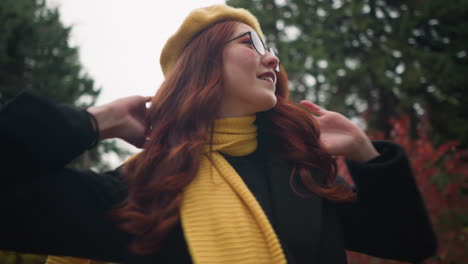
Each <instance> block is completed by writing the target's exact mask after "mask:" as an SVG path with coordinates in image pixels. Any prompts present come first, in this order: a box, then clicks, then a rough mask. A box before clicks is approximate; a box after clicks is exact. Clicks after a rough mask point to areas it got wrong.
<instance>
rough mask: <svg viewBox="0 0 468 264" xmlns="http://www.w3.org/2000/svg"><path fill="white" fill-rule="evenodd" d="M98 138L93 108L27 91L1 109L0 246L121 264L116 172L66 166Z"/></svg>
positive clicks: (120, 192)
mask: <svg viewBox="0 0 468 264" xmlns="http://www.w3.org/2000/svg"><path fill="white" fill-rule="evenodd" d="M95 140H96V133H95V131H94V130H93V126H92V122H91V121H90V120H89V116H88V115H87V113H85V112H84V111H82V110H80V109H76V108H74V107H71V106H65V105H57V104H54V103H51V102H49V101H47V99H44V98H41V97H39V96H37V95H34V94H31V93H23V94H21V95H19V96H18V97H17V98H15V99H14V100H13V101H12V102H10V103H9V104H7V105H6V106H4V107H3V108H2V109H1V111H0V142H1V144H0V145H1V146H2V152H3V154H4V155H2V156H3V158H2V159H0V165H1V168H2V170H1V174H0V188H1V190H0V212H2V213H1V215H2V216H1V217H0V234H1V238H0V248H1V249H7V250H15V251H20V252H30V253H41V254H55V255H67V256H80V257H89V258H94V259H103V260H109V261H116V262H119V261H121V260H122V259H123V257H124V255H125V254H126V252H127V250H126V247H125V245H126V244H127V242H128V236H127V235H126V234H124V233H123V232H120V231H119V230H118V229H117V227H116V226H115V225H114V223H113V222H112V221H111V220H110V218H109V217H108V216H107V212H108V211H109V209H111V208H112V207H113V206H115V205H116V204H117V203H119V202H120V201H122V199H123V197H125V194H124V193H125V191H124V189H123V187H122V184H121V182H120V178H119V173H118V171H113V172H108V173H95V172H93V171H90V170H89V171H78V170H73V169H67V168H65V165H66V164H67V163H68V162H70V161H71V160H72V159H74V158H75V157H77V156H78V155H80V154H81V153H82V152H83V151H85V150H86V149H87V148H88V147H89V146H90V145H92V144H93V142H94V141H95Z"/></svg>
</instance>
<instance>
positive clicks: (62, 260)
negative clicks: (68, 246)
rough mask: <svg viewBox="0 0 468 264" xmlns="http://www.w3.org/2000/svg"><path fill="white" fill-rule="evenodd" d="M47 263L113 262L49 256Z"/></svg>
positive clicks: (102, 263) (89, 263)
mask: <svg viewBox="0 0 468 264" xmlns="http://www.w3.org/2000/svg"><path fill="white" fill-rule="evenodd" d="M45 264H111V263H110V262H103V261H97V260H92V259H84V258H74V257H64V256H48V257H47V260H46V262H45Z"/></svg>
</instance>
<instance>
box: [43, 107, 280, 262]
mask: <svg viewBox="0 0 468 264" xmlns="http://www.w3.org/2000/svg"><path fill="white" fill-rule="evenodd" d="M254 121H255V116H247V117H238V118H225V119H218V120H216V121H215V125H214V131H213V132H214V134H213V139H212V141H213V142H212V143H213V144H212V145H211V146H210V145H207V146H205V148H204V154H203V155H202V159H201V161H200V169H199V171H198V173H197V175H196V177H195V179H194V180H193V181H192V182H191V183H190V185H189V186H188V187H187V188H186V189H185V190H184V193H183V200H182V207H181V218H182V227H183V230H184V235H185V239H186V240H187V243H188V246H189V251H190V254H191V256H192V260H193V262H194V263H197V264H208V263H216V264H218V263H223V264H225V263H235V264H244V263H252V264H260V263H268V264H277V263H286V259H285V256H284V254H283V251H282V249H281V245H280V243H279V241H278V238H277V236H276V234H275V232H274V230H273V228H272V226H271V225H270V222H269V221H268V218H267V216H266V215H265V213H264V212H263V209H262V208H261V207H260V205H259V204H258V202H257V200H256V199H255V197H254V196H253V194H252V193H251V192H250V191H249V189H248V188H247V186H246V185H245V183H244V182H243V181H242V179H241V177H240V176H239V174H237V172H236V171H235V170H234V168H232V166H231V165H230V164H229V163H228V162H227V161H226V160H225V159H224V157H223V156H222V155H221V154H220V153H225V154H227V155H230V156H245V155H247V154H250V153H252V152H254V151H255V150H256V149H257V128H256V126H255V125H254ZM130 159H131V158H130ZM127 161H128V160H127ZM47 264H105V263H104V262H97V261H95V262H93V261H92V260H88V259H79V258H68V257H49V259H48V262H47Z"/></svg>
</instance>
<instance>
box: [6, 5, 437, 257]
mask: <svg viewBox="0 0 468 264" xmlns="http://www.w3.org/2000/svg"><path fill="white" fill-rule="evenodd" d="M262 36H263V35H262V32H261V29H260V27H259V24H258V22H257V20H256V19H255V17H253V16H252V15H251V14H250V13H248V12H247V11H245V10H242V9H235V8H231V7H228V6H224V5H217V6H211V7H207V8H201V9H197V10H194V11H193V12H192V13H191V14H190V15H189V16H188V17H187V18H186V20H185V21H184V22H183V24H182V25H181V27H180V28H179V30H178V31H177V32H176V33H175V34H174V35H173V36H172V37H171V38H170V39H169V40H168V42H167V43H166V45H165V47H164V49H163V51H162V54H161V66H162V69H163V72H164V74H165V77H166V79H165V81H164V83H163V84H162V86H161V88H160V89H159V90H158V92H157V94H156V95H155V96H154V98H152V100H151V102H152V105H151V107H150V109H149V110H148V111H146V108H145V103H146V102H147V101H149V100H150V98H145V97H138V96H136V97H129V98H124V99H120V100H117V101H115V102H113V103H111V104H108V105H104V106H100V107H93V108H90V109H89V110H88V112H81V111H78V110H76V109H73V108H70V107H66V106H56V105H53V104H51V103H49V102H46V101H45V100H44V99H41V98H38V97H36V96H34V95H30V94H24V95H22V96H20V97H18V98H17V99H16V100H14V101H13V102H11V103H10V104H9V105H8V106H6V107H5V108H4V109H3V110H2V112H1V113H0V117H1V119H0V128H1V129H0V131H1V132H0V133H1V137H0V138H1V139H2V146H5V147H4V149H5V151H6V152H7V153H9V155H8V157H7V158H6V160H4V161H3V163H2V167H4V168H6V171H7V172H9V173H7V174H5V176H4V177H3V178H4V179H3V181H4V184H3V186H6V187H5V191H3V192H2V193H1V195H2V196H3V197H2V198H3V199H0V201H1V209H3V210H2V211H3V212H5V211H8V212H11V214H10V213H9V214H8V215H7V216H6V217H3V218H2V219H1V220H0V221H1V224H0V226H1V228H2V230H1V232H2V236H3V237H4V241H2V242H0V248H7V249H14V250H20V251H28V252H40V253H48V254H57V255H67V256H79V257H88V258H92V259H99V260H106V261H113V262H125V263H191V262H195V263H285V262H288V263H345V262H346V258H345V254H344V250H345V248H346V249H349V250H355V251H359V252H364V253H367V254H371V255H376V256H379V257H383V258H391V259H399V260H406V261H415V262H416V261H420V260H422V259H424V258H426V257H428V256H430V255H431V254H433V251H434V250H435V238H434V234H433V232H432V229H431V226H430V223H429V221H428V218H427V214H426V212H425V208H424V204H423V202H422V200H421V197H420V195H419V193H418V190H417V187H416V185H415V183H414V179H413V177H412V174H411V169H410V167H409V164H408V162H407V159H406V158H405V155H404V153H403V151H402V149H401V148H400V147H399V146H397V145H394V144H392V143H388V142H374V143H372V142H370V140H369V139H368V138H367V137H366V136H365V134H364V133H362V132H361V131H360V130H359V129H358V128H357V127H355V126H354V125H352V124H351V122H350V121H349V120H347V119H346V118H345V117H343V116H342V115H340V114H337V113H334V112H330V111H327V110H324V109H321V108H320V107H318V106H316V105H314V104H313V103H310V102H306V101H304V102H301V104H302V107H301V106H299V105H296V104H294V103H292V102H290V101H288V89H287V76H286V74H285V73H284V71H279V72H278V70H279V59H278V58H277V57H276V56H275V55H274V54H273V53H271V51H269V50H268V49H267V48H266V47H265V45H264V44H263V42H262V40H261V38H262ZM304 108H307V109H309V110H310V111H312V112H313V113H315V114H316V115H317V117H314V116H313V115H312V114H311V113H310V112H309V111H306V109H304ZM88 114H89V115H90V116H88ZM13 115H14V118H13ZM38 116H39V117H41V121H40V122H39V121H38V120H37V119H36V117H38ZM44 124H45V127H48V129H44V128H43V127H44ZM50 128H53V129H50ZM319 128H320V130H319ZM96 134H99V135H100V136H99V138H100V139H105V138H110V137H119V138H122V139H124V140H126V141H128V142H130V143H132V144H134V145H137V146H142V145H143V151H142V152H141V153H140V154H139V155H138V156H136V157H135V158H134V159H132V160H130V161H129V162H127V163H126V164H124V165H123V166H122V167H121V168H119V169H117V170H115V171H113V172H109V173H104V174H96V173H94V172H90V171H73V170H69V169H64V165H65V164H66V163H67V162H68V161H70V160H71V159H73V158H74V157H76V156H77V155H79V154H80V153H81V152H82V151H84V150H85V149H86V148H87V147H89V145H92V143H93V142H94V141H95V140H96V139H97V138H98V136H97V135H96ZM71 139H73V140H71ZM338 155H342V156H345V157H346V158H347V159H348V166H349V169H350V171H351V174H352V176H353V178H354V181H355V183H356V189H357V192H356V191H355V190H354V189H352V188H351V187H350V186H348V185H346V184H345V183H344V182H343V181H342V180H340V179H337V177H336V175H335V162H334V159H333V156H338Z"/></svg>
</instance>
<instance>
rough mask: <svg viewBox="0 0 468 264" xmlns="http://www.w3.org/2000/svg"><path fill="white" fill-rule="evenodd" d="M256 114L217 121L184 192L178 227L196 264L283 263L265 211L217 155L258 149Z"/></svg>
mask: <svg viewBox="0 0 468 264" xmlns="http://www.w3.org/2000/svg"><path fill="white" fill-rule="evenodd" d="M254 121H255V116H247V117H240V118H225V119H219V120H216V121H215V125H214V135H213V143H212V145H211V146H206V147H205V151H204V154H203V155H202V158H201V161H200V169H199V171H198V173H197V175H196V177H195V179H194V180H193V181H192V182H191V183H190V185H189V186H188V187H187V188H186V189H185V190H184V192H183V200H182V206H181V219H182V227H183V230H184V234H185V238H186V240H187V243H188V246H189V251H190V254H191V256H192V260H193V262H194V263H202V264H205V263H236V264H240V263H256V264H258V263H269V264H271V263H286V260H285V256H284V254H283V251H282V249H281V245H280V243H279V241H278V238H277V236H276V234H275V232H274V230H273V228H272V226H271V224H270V222H269V221H268V218H267V216H266V215H265V213H264V212H263V209H262V208H261V207H260V205H259V204H258V202H257V200H256V199H255V197H254V196H253V194H252V193H251V192H250V191H249V189H248V188H247V186H246V185H245V183H244V182H243V181H242V179H241V177H240V176H239V175H238V174H237V172H236V171H235V170H234V169H233V168H232V166H231V165H230V164H229V163H228V162H227V161H226V160H225V159H224V157H223V156H222V155H221V154H220V153H225V154H227V155H230V156H244V155H247V154H250V153H252V152H254V151H255V150H256V148H257V128H256V126H255V125H254Z"/></svg>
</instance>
